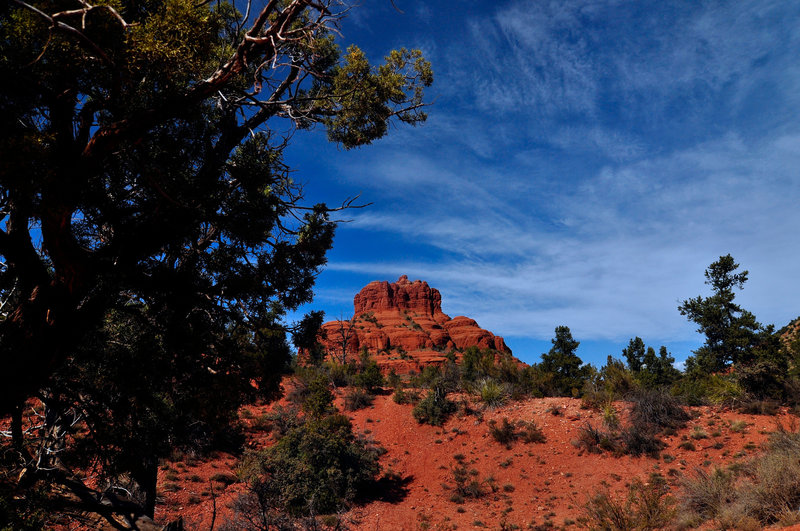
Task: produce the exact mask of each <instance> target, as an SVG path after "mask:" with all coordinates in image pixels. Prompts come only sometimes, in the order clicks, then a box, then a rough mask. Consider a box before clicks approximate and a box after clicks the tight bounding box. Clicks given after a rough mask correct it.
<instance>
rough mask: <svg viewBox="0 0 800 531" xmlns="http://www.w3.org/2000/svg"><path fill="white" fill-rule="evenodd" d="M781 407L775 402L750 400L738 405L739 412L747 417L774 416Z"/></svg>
mask: <svg viewBox="0 0 800 531" xmlns="http://www.w3.org/2000/svg"><path fill="white" fill-rule="evenodd" d="M780 409H781V405H780V403H779V402H776V401H775V400H760V399H750V400H745V401H743V402H741V403H740V404H739V411H741V412H742V413H745V414H747V415H769V416H774V415H777V414H778V413H779V412H780Z"/></svg>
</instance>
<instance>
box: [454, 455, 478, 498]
mask: <svg viewBox="0 0 800 531" xmlns="http://www.w3.org/2000/svg"><path fill="white" fill-rule="evenodd" d="M452 471H453V481H454V482H455V484H456V485H455V489H454V491H455V492H454V494H455V495H457V497H460V500H461V501H460V502H458V501H456V500H453V497H451V501H456V503H463V502H464V498H480V497H481V496H483V495H484V494H486V492H485V491H484V489H483V487H482V486H481V484H480V482H479V481H478V480H477V479H475V474H472V471H471V470H467V467H466V466H464V465H463V464H459V465H457V466H455V467H453V469H452Z"/></svg>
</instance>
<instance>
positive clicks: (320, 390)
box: [303, 374, 335, 418]
mask: <svg viewBox="0 0 800 531" xmlns="http://www.w3.org/2000/svg"><path fill="white" fill-rule="evenodd" d="M303 411H305V412H306V413H308V414H309V415H311V416H312V417H316V418H321V417H323V416H325V415H328V414H330V413H333V412H334V411H335V408H334V407H333V393H331V390H330V384H329V381H328V378H327V377H325V375H323V374H318V375H316V376H315V377H314V379H312V380H311V381H310V382H308V395H307V396H306V398H305V400H304V401H303Z"/></svg>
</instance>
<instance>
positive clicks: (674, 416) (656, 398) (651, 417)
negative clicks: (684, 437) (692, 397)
mask: <svg viewBox="0 0 800 531" xmlns="http://www.w3.org/2000/svg"><path fill="white" fill-rule="evenodd" d="M631 401H632V402H633V407H632V409H631V424H632V425H633V426H634V427H635V428H637V429H641V428H644V427H647V426H654V427H656V428H657V430H658V431H660V430H663V429H665V428H671V429H678V428H682V427H683V426H684V425H686V422H687V421H688V420H689V414H688V413H686V411H685V410H684V409H683V407H682V406H681V404H680V402H679V401H678V399H677V398H675V397H674V396H672V395H670V394H669V393H667V392H666V391H662V390H643V391H640V392H638V393H636V394H635V395H633V397H632V400H631Z"/></svg>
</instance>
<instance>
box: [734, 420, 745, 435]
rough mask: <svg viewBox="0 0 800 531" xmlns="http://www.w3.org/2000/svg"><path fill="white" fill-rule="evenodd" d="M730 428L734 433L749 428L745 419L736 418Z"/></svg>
mask: <svg viewBox="0 0 800 531" xmlns="http://www.w3.org/2000/svg"><path fill="white" fill-rule="evenodd" d="M730 428H731V431H732V432H733V433H742V432H744V430H745V429H746V428H747V422H746V421H744V420H734V421H732V422H731V426H730Z"/></svg>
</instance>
